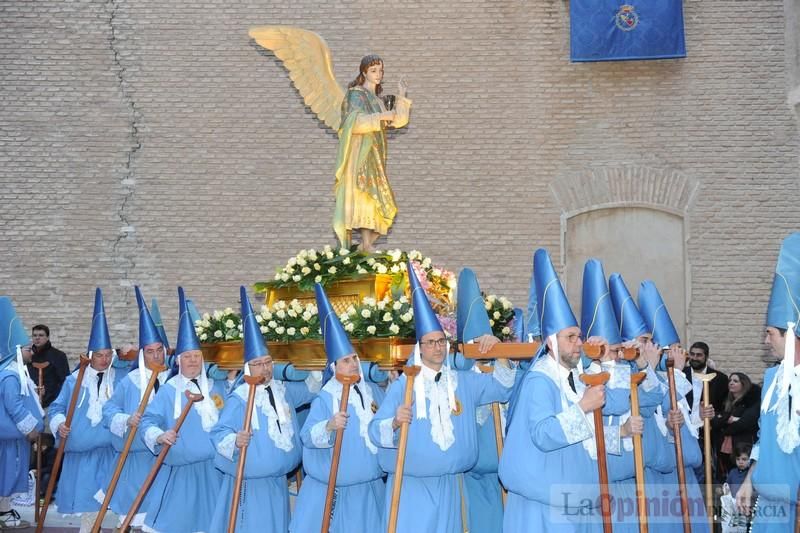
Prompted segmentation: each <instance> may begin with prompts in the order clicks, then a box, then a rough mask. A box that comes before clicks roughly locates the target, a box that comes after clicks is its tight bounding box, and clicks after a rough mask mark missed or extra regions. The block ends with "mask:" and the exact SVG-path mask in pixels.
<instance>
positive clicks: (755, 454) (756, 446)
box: [750, 443, 761, 462]
mask: <svg viewBox="0 0 800 533" xmlns="http://www.w3.org/2000/svg"><path fill="white" fill-rule="evenodd" d="M759 451H761V448H760V447H759V444H758V443H755V444H753V449H752V450H750V460H751V461H756V462H757V461H758V453H759Z"/></svg>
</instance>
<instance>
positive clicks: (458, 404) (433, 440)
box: [369, 264, 515, 533]
mask: <svg viewBox="0 0 800 533" xmlns="http://www.w3.org/2000/svg"><path fill="white" fill-rule="evenodd" d="M408 276H409V284H410V286H411V290H412V300H413V303H414V326H415V328H416V332H417V346H418V347H417V348H415V353H414V357H413V359H412V360H410V361H409V363H410V364H414V365H416V366H419V367H421V369H420V373H419V375H418V376H417V378H416V380H415V381H414V396H413V406H412V407H410V408H409V407H407V406H405V405H404V404H403V391H404V389H405V384H406V376H405V375H403V376H400V378H398V379H397V380H396V381H395V382H394V383H393V384H392V385H391V387H390V388H389V390H388V392H387V394H386V398H385V400H384V401H383V403H382V404H381V406H380V408H379V409H378V412H377V413H376V414H375V417H374V418H373V419H372V421H371V422H370V424H369V436H370V439H371V440H372V442H373V444H375V445H376V446H378V448H379V450H378V460H379V462H380V465H381V467H382V468H383V469H384V470H385V471H386V472H388V473H389V477H388V479H387V490H386V497H385V506H384V526H386V525H387V522H388V517H389V514H390V510H391V493H392V491H391V488H390V487H392V486H393V483H394V479H395V460H396V448H397V444H398V437H399V433H400V432H399V429H400V427H401V425H403V424H410V426H409V429H408V446H407V448H406V458H405V468H404V470H403V484H402V488H401V493H400V502H399V511H398V520H397V532H398V533H404V532H412V531H413V532H415V533H416V532H420V533H461V532H463V531H464V528H465V526H466V524H465V523H464V522H465V521H466V517H467V514H468V510H467V505H468V503H469V502H468V501H467V500H468V498H467V496H466V492H465V490H464V473H465V472H467V471H468V470H469V469H471V468H472V467H473V466H474V465H475V462H476V461H477V459H478V438H477V424H476V423H475V420H476V414H475V411H476V408H477V406H479V405H484V404H488V403H491V402H505V401H508V398H509V396H510V394H511V386H512V385H513V383H514V375H515V373H514V371H513V370H511V369H510V368H508V366H507V365H497V367H496V369H495V371H494V372H493V373H492V374H478V373H473V372H461V373H458V372H456V371H455V370H453V369H451V368H450V365H449V363H448V362H447V353H448V344H449V343H448V340H447V337H446V336H445V334H444V331H443V329H442V327H441V325H440V324H439V322H438V319H437V318H436V315H435V313H434V312H433V310H432V309H431V306H430V303H429V302H428V298H427V296H426V294H425V291H424V290H423V289H422V287H421V286H420V284H419V281H418V280H417V278H416V276H415V274H414V269H413V268H412V266H411V265H410V264H409V265H408ZM494 342H496V341H493V340H492V339H486V338H482V339H480V341H479V344H480V345H481V349H482V350H484V351H485V350H486V349H488V346H489V345H491V344H493V343H494ZM412 410H413V411H414V415H412Z"/></svg>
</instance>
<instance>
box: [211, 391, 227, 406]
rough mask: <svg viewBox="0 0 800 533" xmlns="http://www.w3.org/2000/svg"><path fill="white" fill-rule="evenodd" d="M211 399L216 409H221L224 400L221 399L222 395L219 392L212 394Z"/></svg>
mask: <svg viewBox="0 0 800 533" xmlns="http://www.w3.org/2000/svg"><path fill="white" fill-rule="evenodd" d="M211 399H212V400H214V405H215V406H216V408H217V409H222V407H223V406H224V405H225V400H223V399H222V396H220V395H219V394H212V395H211Z"/></svg>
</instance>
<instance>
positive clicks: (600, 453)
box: [579, 363, 611, 533]
mask: <svg viewBox="0 0 800 533" xmlns="http://www.w3.org/2000/svg"><path fill="white" fill-rule="evenodd" d="M579 364H580V363H579ZM610 377H611V376H609V374H608V372H599V373H597V374H581V381H583V382H584V383H585V384H586V385H587V386H589V387H595V386H597V385H603V384H604V383H606V382H607V381H608V379H609V378H610ZM592 414H593V415H594V441H595V443H596V444H597V473H598V476H599V478H600V512H601V513H602V514H603V531H604V532H605V533H611V494H610V493H609V492H608V464H607V459H606V438H605V434H604V432H603V408H602V407H599V408H597V409H595V410H594V411H592Z"/></svg>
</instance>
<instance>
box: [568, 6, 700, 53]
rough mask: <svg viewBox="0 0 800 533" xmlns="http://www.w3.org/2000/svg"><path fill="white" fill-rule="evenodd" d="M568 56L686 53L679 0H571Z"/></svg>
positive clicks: (681, 7)
mask: <svg viewBox="0 0 800 533" xmlns="http://www.w3.org/2000/svg"><path fill="white" fill-rule="evenodd" d="M569 12H570V59H571V60H572V61H621V60H627V59H667V58H674V57H686V42H685V39H684V34H683V3H682V0H628V1H627V3H626V2H625V0H570V6H569Z"/></svg>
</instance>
